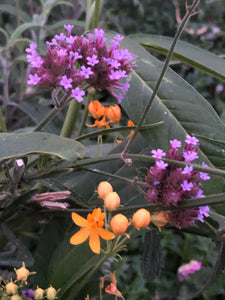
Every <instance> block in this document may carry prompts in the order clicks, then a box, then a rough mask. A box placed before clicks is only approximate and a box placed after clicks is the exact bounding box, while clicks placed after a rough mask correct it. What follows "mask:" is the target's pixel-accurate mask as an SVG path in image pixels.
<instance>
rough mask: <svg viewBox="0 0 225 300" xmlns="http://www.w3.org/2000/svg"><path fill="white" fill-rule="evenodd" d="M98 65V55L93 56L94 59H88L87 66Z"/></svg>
mask: <svg viewBox="0 0 225 300" xmlns="http://www.w3.org/2000/svg"><path fill="white" fill-rule="evenodd" d="M98 63H99V60H98V59H97V55H95V54H94V55H92V57H90V56H88V57H87V64H88V65H89V66H94V65H96V64H98Z"/></svg>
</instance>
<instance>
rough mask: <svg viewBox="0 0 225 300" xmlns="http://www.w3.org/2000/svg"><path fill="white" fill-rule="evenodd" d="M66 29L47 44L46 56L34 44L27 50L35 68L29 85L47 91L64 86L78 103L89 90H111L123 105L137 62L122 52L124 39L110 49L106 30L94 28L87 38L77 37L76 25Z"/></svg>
mask: <svg viewBox="0 0 225 300" xmlns="http://www.w3.org/2000/svg"><path fill="white" fill-rule="evenodd" d="M64 27H65V29H66V30H67V35H65V34H64V33H60V34H59V35H55V36H54V38H53V39H52V40H51V42H46V45H47V52H46V55H45V57H41V56H40V55H39V54H38V53H37V52H36V48H37V45H36V44H34V43H32V44H30V47H29V48H27V49H26V52H27V53H28V55H27V60H28V62H30V64H31V67H32V70H31V74H29V79H28V81H27V83H28V84H31V85H40V86H42V87H43V88H45V89H49V88H57V87H61V88H62V89H64V91H65V92H66V93H70V94H71V97H74V98H75V99H76V100H77V101H78V102H82V101H83V96H84V95H85V90H86V89H87V88H88V87H93V88H95V89H97V90H107V91H108V92H109V93H110V94H111V95H113V96H115V97H116V98H117V99H118V102H120V101H121V100H122V98H123V97H124V95H125V93H126V92H127V90H128V88H129V83H128V75H129V74H130V72H131V71H132V69H133V68H134V64H132V61H133V60H134V59H135V56H134V55H133V54H132V53H130V52H129V51H128V50H127V49H119V47H120V41H121V40H123V38H124V37H123V36H121V35H119V34H117V35H116V36H114V38H113V39H111V47H110V48H109V49H108V48H107V39H106V38H104V34H105V33H104V31H103V30H102V29H94V31H93V33H89V34H87V37H84V36H73V35H72V34H71V30H72V28H73V26H72V25H64ZM116 91H118V92H116Z"/></svg>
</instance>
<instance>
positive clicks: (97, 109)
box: [88, 100, 105, 119]
mask: <svg viewBox="0 0 225 300" xmlns="http://www.w3.org/2000/svg"><path fill="white" fill-rule="evenodd" d="M88 110H89V112H90V113H91V114H92V116H93V118H95V119H100V118H101V117H103V116H104V115H105V107H104V106H102V105H101V103H100V102H99V101H97V100H95V101H93V102H91V103H90V104H89V105H88Z"/></svg>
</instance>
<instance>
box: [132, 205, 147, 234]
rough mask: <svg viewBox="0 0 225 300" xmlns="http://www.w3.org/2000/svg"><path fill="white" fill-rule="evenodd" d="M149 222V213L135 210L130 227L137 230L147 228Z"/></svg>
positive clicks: (145, 210) (144, 210)
mask: <svg viewBox="0 0 225 300" xmlns="http://www.w3.org/2000/svg"><path fill="white" fill-rule="evenodd" d="M150 221H151V215H150V212H149V211H148V210H147V209H144V208H141V209H139V210H137V211H136V212H135V213H134V214H133V217H132V225H133V226H134V227H135V228H137V229H141V228H146V227H148V225H149V223H150Z"/></svg>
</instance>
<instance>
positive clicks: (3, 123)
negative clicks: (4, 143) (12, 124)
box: [0, 107, 7, 133]
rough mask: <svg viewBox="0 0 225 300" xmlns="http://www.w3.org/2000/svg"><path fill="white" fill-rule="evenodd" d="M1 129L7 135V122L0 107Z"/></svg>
mask: <svg viewBox="0 0 225 300" xmlns="http://www.w3.org/2000/svg"><path fill="white" fill-rule="evenodd" d="M0 127H1V128H2V132H4V133H6V132H7V127H6V124H5V120H4V117H3V113H2V109H1V107H0Z"/></svg>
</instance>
